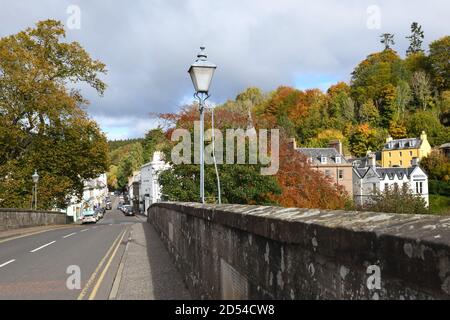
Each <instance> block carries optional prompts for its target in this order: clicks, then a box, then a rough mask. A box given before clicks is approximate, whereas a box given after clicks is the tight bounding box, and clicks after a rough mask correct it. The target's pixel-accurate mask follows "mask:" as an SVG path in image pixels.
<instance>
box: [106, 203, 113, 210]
mask: <svg viewBox="0 0 450 320" xmlns="http://www.w3.org/2000/svg"><path fill="white" fill-rule="evenodd" d="M105 209H106V210H112V203H111V202H107V203H106V208H105Z"/></svg>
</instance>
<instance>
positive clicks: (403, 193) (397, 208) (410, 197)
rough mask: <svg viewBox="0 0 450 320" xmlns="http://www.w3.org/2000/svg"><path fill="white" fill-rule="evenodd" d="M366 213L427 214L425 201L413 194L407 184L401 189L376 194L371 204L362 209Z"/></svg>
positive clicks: (391, 189) (390, 189)
mask: <svg viewBox="0 0 450 320" xmlns="http://www.w3.org/2000/svg"><path fill="white" fill-rule="evenodd" d="M363 209H364V210H366V211H375V212H386V213H403V214H428V213H429V211H428V208H427V206H426V202H425V200H424V199H423V198H422V197H421V196H420V195H417V194H413V193H412V191H411V190H410V189H409V187H408V185H407V184H403V186H402V187H401V188H389V189H386V190H385V191H383V192H379V191H378V192H377V193H376V194H375V195H374V196H373V202H371V203H368V204H366V205H365V206H364V207H363Z"/></svg>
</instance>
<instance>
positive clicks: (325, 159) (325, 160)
mask: <svg viewBox="0 0 450 320" xmlns="http://www.w3.org/2000/svg"><path fill="white" fill-rule="evenodd" d="M320 163H321V164H326V163H327V157H325V156H321V157H320Z"/></svg>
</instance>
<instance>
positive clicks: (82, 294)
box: [77, 230, 126, 300]
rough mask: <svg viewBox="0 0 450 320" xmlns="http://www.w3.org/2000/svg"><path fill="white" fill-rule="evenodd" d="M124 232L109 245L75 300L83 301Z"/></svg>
mask: <svg viewBox="0 0 450 320" xmlns="http://www.w3.org/2000/svg"><path fill="white" fill-rule="evenodd" d="M125 232H126V230H124V231H123V232H122V233H119V235H118V236H117V238H116V239H115V240H114V242H113V244H112V245H111V247H110V248H109V249H108V252H106V255H105V256H104V257H103V258H102V260H101V261H100V263H99V264H98V266H97V268H95V271H94V273H93V274H92V275H91V277H90V278H89V280H88V282H86V285H85V286H84V288H83V290H82V291H81V293H80V295H79V296H78V298H77V300H83V298H84V296H85V295H86V294H87V292H88V290H89V288H90V286H91V285H92V283H93V282H94V280H95V278H96V277H97V274H98V273H99V271H100V269H101V267H102V266H103V264H104V263H105V261H106V259H107V258H108V256H109V254H110V253H111V251H112V250H113V248H114V246H115V245H116V242H117V241H118V240H119V239H120V237H121V236H122V237H123V235H124V234H125Z"/></svg>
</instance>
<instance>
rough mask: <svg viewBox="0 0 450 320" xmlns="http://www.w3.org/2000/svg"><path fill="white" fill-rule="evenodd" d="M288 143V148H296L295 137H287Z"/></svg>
mask: <svg viewBox="0 0 450 320" xmlns="http://www.w3.org/2000/svg"><path fill="white" fill-rule="evenodd" d="M288 145H289V148H292V149H293V150H296V149H297V142H296V141H295V138H291V139H289V141H288Z"/></svg>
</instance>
